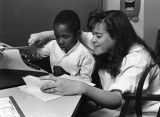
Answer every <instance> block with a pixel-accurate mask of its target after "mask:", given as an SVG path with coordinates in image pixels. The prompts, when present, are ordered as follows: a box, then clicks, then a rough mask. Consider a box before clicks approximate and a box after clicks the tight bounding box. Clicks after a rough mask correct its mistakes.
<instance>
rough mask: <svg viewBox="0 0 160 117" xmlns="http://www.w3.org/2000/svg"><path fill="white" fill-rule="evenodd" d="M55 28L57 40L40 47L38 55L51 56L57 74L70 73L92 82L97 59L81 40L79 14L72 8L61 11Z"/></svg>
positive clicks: (54, 73)
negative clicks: (95, 59)
mask: <svg viewBox="0 0 160 117" xmlns="http://www.w3.org/2000/svg"><path fill="white" fill-rule="evenodd" d="M53 30H54V34H55V38H56V40H52V41H50V42H48V43H47V44H46V45H44V46H43V47H42V48H38V49H37V57H38V58H42V57H47V56H49V57H50V64H51V68H52V72H53V75H55V76H60V75H63V74H68V75H71V76H75V77H78V78H80V79H83V80H85V81H89V82H90V81H91V74H92V72H93V68H94V63H95V61H94V58H93V56H92V55H91V53H90V52H89V51H88V49H87V48H86V47H84V46H83V44H81V43H80V42H79V38H80V37H81V36H80V35H81V31H80V19H79V17H78V15H77V14H76V13H75V12H73V11H71V10H63V11H61V12H59V13H58V14H57V16H56V17H55V20H54V22H53Z"/></svg>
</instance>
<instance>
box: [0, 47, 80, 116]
mask: <svg viewBox="0 0 160 117" xmlns="http://www.w3.org/2000/svg"><path fill="white" fill-rule="evenodd" d="M0 69H13V72H15V70H17V71H18V72H19V73H18V74H16V76H18V77H21V76H23V75H27V74H31V75H35V76H37V75H36V74H38V75H39V73H37V72H44V71H43V70H35V69H32V68H30V67H29V66H26V64H24V63H23V61H22V58H21V56H20V54H19V51H18V50H8V51H5V52H3V58H2V59H1V60H0ZM20 70H23V71H20ZM24 70H25V71H26V72H24ZM27 71H28V72H27ZM26 73H27V74H26ZM35 73H36V74H35ZM45 73H46V72H45ZM13 74H14V73H13ZM13 74H12V76H11V77H14V76H13ZM10 75H11V74H10ZM5 96H13V98H14V99H15V101H16V102H17V104H18V105H19V107H20V108H21V110H22V111H23V113H24V115H25V116H26V117H71V116H72V114H73V113H74V111H75V109H76V107H77V105H78V104H79V101H80V99H81V96H80V95H77V96H63V97H60V98H56V99H54V100H51V101H48V102H44V101H42V100H40V99H39V98H37V97H35V96H33V95H31V94H28V93H26V92H24V91H22V90H21V89H19V88H17V87H12V88H7V89H1V90H0V97H5Z"/></svg>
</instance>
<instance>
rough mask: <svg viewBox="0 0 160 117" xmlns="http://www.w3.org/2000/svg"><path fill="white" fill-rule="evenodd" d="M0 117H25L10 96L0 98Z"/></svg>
mask: <svg viewBox="0 0 160 117" xmlns="http://www.w3.org/2000/svg"><path fill="white" fill-rule="evenodd" d="M0 117H25V115H24V114H23V112H22V110H21V109H20V107H19V106H18V104H17V102H16V101H15V99H14V98H13V97H12V96H8V97H0Z"/></svg>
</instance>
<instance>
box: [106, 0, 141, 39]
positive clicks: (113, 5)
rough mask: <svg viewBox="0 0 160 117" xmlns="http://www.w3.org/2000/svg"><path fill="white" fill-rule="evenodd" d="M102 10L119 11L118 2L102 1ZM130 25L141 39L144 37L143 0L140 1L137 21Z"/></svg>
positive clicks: (112, 0) (116, 0)
mask: <svg viewBox="0 0 160 117" xmlns="http://www.w3.org/2000/svg"><path fill="white" fill-rule="evenodd" d="M103 2H104V4H103V9H104V10H119V9H120V0H103ZM131 23H132V25H133V27H134V29H135V31H136V32H137V34H138V35H139V36H140V37H141V38H143V37H144V30H143V27H144V0H141V10H140V14H139V21H138V22H136V23H134V22H132V21H131Z"/></svg>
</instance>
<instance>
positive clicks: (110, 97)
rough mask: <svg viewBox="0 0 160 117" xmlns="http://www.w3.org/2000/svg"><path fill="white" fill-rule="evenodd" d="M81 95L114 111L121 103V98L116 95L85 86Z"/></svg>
mask: <svg viewBox="0 0 160 117" xmlns="http://www.w3.org/2000/svg"><path fill="white" fill-rule="evenodd" d="M83 94H84V95H86V96H88V97H89V98H91V99H92V100H94V101H95V102H96V103H98V104H100V105H102V106H103V107H105V108H108V109H116V108H118V107H120V105H121V103H122V96H121V95H119V94H118V93H115V92H109V91H104V90H102V89H98V88H96V87H92V86H89V85H86V84H85V86H83Z"/></svg>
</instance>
